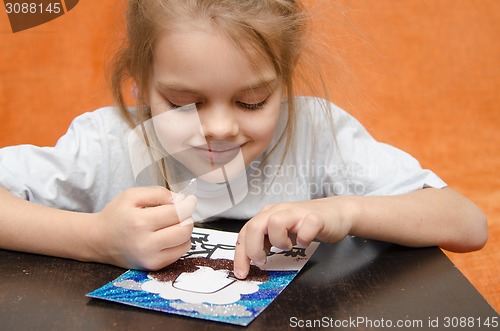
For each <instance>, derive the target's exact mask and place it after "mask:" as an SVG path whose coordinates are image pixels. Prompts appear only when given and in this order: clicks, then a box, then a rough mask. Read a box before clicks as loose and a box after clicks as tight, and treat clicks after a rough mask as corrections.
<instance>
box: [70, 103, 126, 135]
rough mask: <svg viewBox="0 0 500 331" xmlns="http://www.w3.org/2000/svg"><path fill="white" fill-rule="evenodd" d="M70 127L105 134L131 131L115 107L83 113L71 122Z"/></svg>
mask: <svg viewBox="0 0 500 331" xmlns="http://www.w3.org/2000/svg"><path fill="white" fill-rule="evenodd" d="M71 126H73V127H77V128H80V127H82V128H84V127H86V128H89V129H95V130H98V131H103V132H106V133H110V132H115V131H118V132H126V131H130V130H131V129H132V128H131V127H130V125H129V124H128V122H127V120H126V118H125V116H124V115H123V114H122V112H121V111H120V110H119V109H118V108H116V107H103V108H99V109H96V110H94V111H91V112H86V113H83V114H81V115H79V116H78V117H76V118H75V119H74V120H73V121H72V123H71Z"/></svg>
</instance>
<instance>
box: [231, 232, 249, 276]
mask: <svg viewBox="0 0 500 331" xmlns="http://www.w3.org/2000/svg"><path fill="white" fill-rule="evenodd" d="M245 240H246V227H245V226H243V228H242V229H241V231H240V233H239V234H238V239H237V241H236V248H235V250H234V270H233V272H234V275H235V276H236V278H239V279H245V278H246V277H247V276H248V272H249V271H250V258H249V257H248V256H247V254H246V250H245Z"/></svg>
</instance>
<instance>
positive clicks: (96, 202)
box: [0, 111, 123, 212]
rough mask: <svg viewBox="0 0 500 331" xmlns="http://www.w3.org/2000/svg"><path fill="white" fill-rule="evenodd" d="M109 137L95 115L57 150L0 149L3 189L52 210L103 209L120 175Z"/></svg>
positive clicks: (79, 121)
mask: <svg viewBox="0 0 500 331" xmlns="http://www.w3.org/2000/svg"><path fill="white" fill-rule="evenodd" d="M108 112H109V111H108ZM115 120H116V118H115ZM107 131H109V130H108V129H107V128H106V125H105V123H104V122H103V119H102V114H100V113H99V112H97V111H96V112H92V113H86V114H83V115H81V116H79V117H77V118H76V119H75V120H74V121H73V122H72V124H71V126H70V127H69V129H68V131H67V132H66V134H65V135H64V136H62V137H61V138H60V139H59V140H58V142H57V144H56V145H55V146H54V147H38V146H33V145H19V146H12V147H5V148H2V149H0V186H2V187H4V188H5V189H7V190H8V191H10V192H11V193H12V194H14V195H16V196H18V197H20V198H22V199H25V200H29V201H32V202H35V203H39V204H42V205H45V206H48V207H53V208H59V209H65V210H73V211H82V212H94V211H97V210H100V209H102V208H103V206H104V205H105V204H106V203H107V202H108V200H109V199H110V198H111V197H110V196H109V195H110V194H113V193H115V192H116V191H117V188H116V187H114V186H116V185H115V184H114V183H113V181H112V179H111V173H113V172H115V173H116V171H117V169H115V168H114V167H115V166H114V164H119V163H120V158H118V160H114V161H115V163H113V162H111V161H112V159H113V158H115V156H117V155H119V154H122V152H123V151H121V150H120V149H121V148H120V147H119V146H120V145H119V144H118V145H117V144H116V143H113V139H114V138H113V137H112V136H111V137H110V136H109V132H107ZM115 140H116V139H115ZM116 146H118V148H116ZM115 154H117V155H115ZM118 170H119V169H118ZM116 175H117V176H119V175H120V171H118V173H116ZM111 192H113V193H111Z"/></svg>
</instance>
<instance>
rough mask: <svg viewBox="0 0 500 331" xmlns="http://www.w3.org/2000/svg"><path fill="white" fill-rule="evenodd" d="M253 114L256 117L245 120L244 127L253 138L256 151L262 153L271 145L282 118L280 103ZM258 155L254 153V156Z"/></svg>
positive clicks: (246, 132)
mask: <svg viewBox="0 0 500 331" xmlns="http://www.w3.org/2000/svg"><path fill="white" fill-rule="evenodd" d="M269 106H271V105H269ZM253 115H254V116H255V118H254V119H253V120H247V121H245V123H244V125H243V128H242V129H243V130H244V132H245V134H246V135H247V136H248V137H250V138H251V139H252V140H253V145H254V150H255V151H254V153H258V154H260V153H262V152H263V151H264V150H265V149H266V148H267V147H268V146H269V144H270V143H271V140H272V139H273V138H274V136H275V134H276V130H277V127H278V122H279V118H280V104H279V103H278V104H277V105H273V106H272V108H267V109H265V110H264V111H262V112H261V113H258V114H253ZM257 156H258V155H252V158H256V157H257Z"/></svg>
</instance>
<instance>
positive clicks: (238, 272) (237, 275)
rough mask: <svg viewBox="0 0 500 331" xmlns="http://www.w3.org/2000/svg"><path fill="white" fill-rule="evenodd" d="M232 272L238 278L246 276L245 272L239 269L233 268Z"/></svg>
mask: <svg viewBox="0 0 500 331" xmlns="http://www.w3.org/2000/svg"><path fill="white" fill-rule="evenodd" d="M233 273H234V276H235V277H236V278H238V279H245V278H246V275H245V273H244V272H242V271H241V270H235V271H234V272H233Z"/></svg>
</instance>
